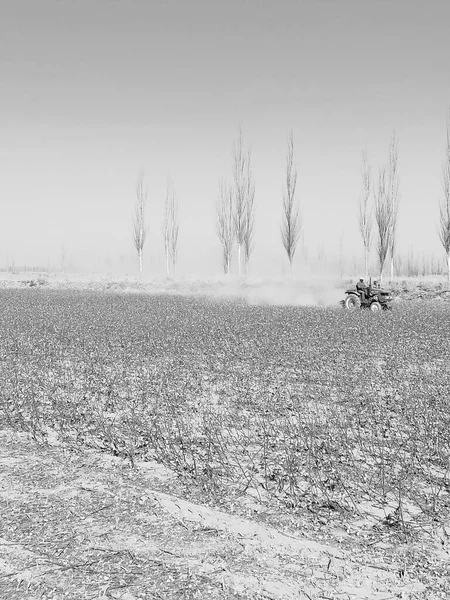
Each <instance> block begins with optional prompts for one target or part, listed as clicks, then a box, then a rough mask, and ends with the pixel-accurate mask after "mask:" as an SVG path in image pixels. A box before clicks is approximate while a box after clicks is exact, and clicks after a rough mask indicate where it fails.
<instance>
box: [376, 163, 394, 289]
mask: <svg viewBox="0 0 450 600" xmlns="http://www.w3.org/2000/svg"><path fill="white" fill-rule="evenodd" d="M375 221H376V223H377V228H378V245H377V254H378V260H379V264H380V282H381V281H382V280H383V267H384V263H385V260H386V256H387V253H388V248H389V232H390V212H389V198H388V196H387V193H386V170H385V169H384V168H383V169H381V170H380V174H379V176H378V189H377V193H376V196H375Z"/></svg>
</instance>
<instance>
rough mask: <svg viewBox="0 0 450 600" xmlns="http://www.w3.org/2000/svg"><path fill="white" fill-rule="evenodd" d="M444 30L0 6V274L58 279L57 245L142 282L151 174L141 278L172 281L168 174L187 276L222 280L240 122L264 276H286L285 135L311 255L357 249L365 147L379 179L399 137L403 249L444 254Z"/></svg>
mask: <svg viewBox="0 0 450 600" xmlns="http://www.w3.org/2000/svg"><path fill="white" fill-rule="evenodd" d="M449 22H450V3H448V2H447V1H445V0H442V1H438V0H428V1H427V2H425V1H423V0H420V1H418V0H334V1H331V0H304V1H301V0H297V1H295V0H272V1H269V0H227V1H218V0H167V1H163V0H39V1H36V0H3V1H2V2H1V3H0V81H1V94H0V135H1V137H0V211H1V212H0V214H1V219H0V264H1V265H4V264H6V261H7V260H9V262H11V261H12V259H14V261H15V263H16V264H28V265H32V264H41V265H46V264H47V263H48V262H50V264H54V265H56V266H57V265H59V263H60V255H61V246H62V244H64V247H65V251H66V253H67V256H68V258H69V260H70V261H71V262H72V263H74V264H75V265H76V266H78V267H83V268H86V267H90V268H98V269H103V268H104V267H105V264H106V262H105V261H106V260H109V261H110V263H109V264H110V265H113V266H114V267H115V268H119V266H121V268H123V269H124V270H126V271H130V264H133V265H134V263H135V262H136V264H137V261H135V259H134V258H135V257H134V249H133V245H132V237H131V219H132V212H133V203H134V184H135V179H136V176H137V173H138V171H139V169H140V167H141V166H142V167H143V169H144V171H145V174H146V181H147V183H148V187H149V202H148V222H149V228H150V231H149V239H148V242H147V245H146V249H145V269H146V273H147V274H158V273H162V271H163V241H162V234H161V227H162V225H161V222H162V212H163V204H164V195H165V184H166V179H167V177H168V176H169V175H170V176H171V177H172V179H173V181H174V185H175V189H176V193H177V197H178V200H179V205H180V239H179V256H180V260H179V262H180V265H179V268H180V272H182V273H186V274H187V273H191V274H214V273H219V272H220V268H221V255H220V246H219V244H218V241H217V238H216V234H215V220H214V218H215V217H214V207H215V202H216V199H217V189H218V180H219V178H221V177H229V176H230V175H231V149H232V145H233V142H234V140H235V139H236V137H237V134H238V128H239V125H242V128H243V134H244V141H245V143H246V144H247V145H248V146H250V147H251V148H252V153H253V174H254V179H255V185H256V196H255V204H256V221H255V244H254V253H253V256H252V259H251V270H252V271H253V272H254V273H258V274H265V273H266V272H267V273H269V272H275V271H277V270H278V271H280V269H281V266H282V264H283V258H284V257H283V251H282V247H281V243H280V235H279V223H280V218H281V197H282V196H281V194H282V185H283V177H284V168H285V153H286V137H287V134H288V131H289V130H290V129H292V130H293V132H294V136H295V144H296V146H295V152H296V154H295V161H296V164H297V167H298V172H299V179H298V186H297V194H298V198H299V199H300V204H301V213H302V217H303V223H304V237H305V246H306V248H307V250H308V254H309V255H310V256H311V257H313V256H315V255H316V254H317V252H318V248H320V247H321V246H322V244H323V247H324V249H325V252H326V253H327V254H329V255H333V254H334V255H336V253H337V252H338V251H339V247H340V244H341V240H342V239H343V240H344V242H343V248H344V251H345V252H346V254H347V256H348V257H351V256H352V255H354V254H357V253H358V252H359V250H360V247H361V243H360V238H359V234H358V229H357V221H356V214H357V209H356V207H357V200H358V195H359V193H360V188H361V184H360V158H361V151H362V149H363V148H364V147H367V151H368V155H369V159H370V161H371V163H372V165H373V169H374V171H375V174H376V171H377V169H378V168H379V166H380V165H381V164H382V163H383V162H384V161H386V159H387V153H388V146H389V141H390V138H391V136H392V133H393V131H394V129H395V131H396V134H397V137H398V140H399V174H400V194H401V209H400V215H399V227H398V238H399V239H398V243H399V249H400V250H401V251H403V252H407V251H408V250H409V249H410V248H412V249H414V251H415V252H416V253H417V254H420V253H435V254H436V255H438V254H439V253H440V252H441V248H440V246H439V241H438V238H437V233H436V223H437V206H438V201H439V198H440V196H441V194H442V187H441V166H442V161H443V158H444V143H445V119H446V113H447V111H448V107H449V105H450V71H449V62H448V57H449V56H450V36H449V35H448V31H449V30H448V26H449V25H448V24H449ZM299 258H300V257H299ZM299 262H300V260H299ZM374 262H375V261H374Z"/></svg>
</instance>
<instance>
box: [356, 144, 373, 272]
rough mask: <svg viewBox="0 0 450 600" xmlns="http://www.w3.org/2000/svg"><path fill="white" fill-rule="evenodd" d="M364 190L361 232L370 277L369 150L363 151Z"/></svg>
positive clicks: (362, 173)
mask: <svg viewBox="0 0 450 600" xmlns="http://www.w3.org/2000/svg"><path fill="white" fill-rule="evenodd" d="M361 178H362V192H361V195H360V197H359V221H358V223H359V231H360V233H361V237H362V241H363V246H364V269H365V275H366V278H368V277H369V256H370V249H371V246H372V212H371V210H370V208H369V199H370V194H371V189H372V172H371V168H370V164H369V161H368V160H367V152H366V150H363V153H362V168H361Z"/></svg>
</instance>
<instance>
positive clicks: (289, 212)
mask: <svg viewBox="0 0 450 600" xmlns="http://www.w3.org/2000/svg"><path fill="white" fill-rule="evenodd" d="M296 186H297V168H296V166H295V165H294V134H293V133H292V131H291V132H290V133H289V136H288V150H287V156H286V180H285V187H284V189H283V216H282V222H281V241H282V243H283V247H284V249H285V250H286V254H287V257H288V260H289V266H290V268H291V270H292V263H293V261H294V256H295V251H296V249H297V243H298V240H299V238H300V232H301V222H300V214H299V206H298V202H296V201H295V188H296Z"/></svg>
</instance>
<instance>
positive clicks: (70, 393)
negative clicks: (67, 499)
mask: <svg viewBox="0 0 450 600" xmlns="http://www.w3.org/2000/svg"><path fill="white" fill-rule="evenodd" d="M1 297H2V305H3V307H4V310H3V313H2V315H1V316H0V325H1V327H2V331H3V335H2V338H1V342H0V344H1V355H2V357H3V360H2V362H1V370H2V379H3V381H4V382H5V385H4V387H3V388H2V391H1V397H0V398H1V400H0V402H1V413H0V419H1V420H2V424H3V425H4V426H8V427H9V428H13V429H14V428H15V429H17V430H22V431H27V432H29V433H31V434H32V435H33V437H34V438H35V439H36V440H38V441H42V440H45V439H48V438H49V436H50V437H52V438H53V439H54V438H56V439H58V440H59V441H60V442H62V443H63V444H65V445H66V446H70V447H71V448H80V447H91V448H96V449H99V450H102V451H106V452H109V453H112V454H115V455H117V456H119V457H123V458H124V459H126V460H127V461H128V462H129V463H130V464H131V465H134V464H136V463H137V462H139V461H142V460H152V459H156V460H158V461H160V462H162V463H164V464H165V465H167V466H168V467H170V468H171V469H173V470H174V471H175V472H177V473H178V474H179V475H180V477H182V478H183V480H184V481H186V482H188V481H190V482H191V483H190V484H189V485H188V484H186V485H187V487H188V488H189V487H190V489H191V492H190V493H192V494H194V495H196V498H199V496H198V494H200V495H202V494H203V498H204V500H205V501H206V500H207V501H208V502H212V503H217V504H219V505H221V504H225V505H227V506H228V505H230V503H233V502H235V501H237V500H238V499H240V498H241V499H242V498H244V497H245V498H252V499H253V500H252V503H251V504H249V506H252V507H253V509H252V510H254V509H255V506H256V507H258V508H257V509H256V510H257V512H259V513H264V512H265V511H266V512H267V513H268V514H269V513H270V514H269V517H268V518H271V519H272V520H273V519H277V518H279V519H281V516H278V517H277V514H278V515H281V514H285V515H291V516H290V517H289V519H288V520H289V523H290V525H291V526H293V524H294V522H295V519H297V520H301V519H302V518H303V515H305V514H308V515H312V517H311V518H312V519H313V521H312V522H315V523H318V524H319V525H320V524H321V522H322V521H323V520H325V522H334V521H335V520H337V521H338V522H339V523H341V525H340V527H341V528H342V527H344V528H347V529H348V530H349V531H353V533H355V534H356V532H359V533H358V535H359V536H360V537H362V538H363V539H364V540H365V542H366V543H367V544H370V543H374V544H375V543H377V542H376V540H378V539H379V538H380V537H381V538H383V539H384V538H385V537H386V539H388V540H389V543H391V542H392V544H394V542H393V540H398V541H401V542H407V543H408V544H411V543H419V542H420V543H425V542H424V540H425V541H426V543H427V544H429V543H430V540H432V541H433V543H434V541H436V542H438V543H441V541H442V544H441V545H442V547H443V549H444V551H446V549H448V546H447V540H446V538H445V532H446V531H447V529H446V527H448V519H449V509H450V502H449V490H450V483H449V472H448V464H449V449H450V441H449V436H450V434H449V431H450V427H449V425H450V423H449V420H450V416H449V415H450V410H449V397H448V389H449V387H450V386H449V384H450V373H449V364H450V356H449V348H448V342H447V337H446V336H445V335H444V332H445V331H450V311H449V307H448V306H447V305H446V304H442V303H441V304H439V303H435V304H431V303H411V304H407V303H403V304H401V305H398V306H396V307H395V308H394V310H393V311H392V312H391V313H388V314H381V315H372V314H371V313H370V312H361V313H357V314H354V313H351V314H349V313H347V312H345V311H342V310H340V309H339V308H336V309H334V308H323V307H322V308H319V307H292V306H272V305H267V306H248V305H247V304H246V303H245V302H243V301H238V300H228V301H212V300H211V299H209V300H206V299H202V298H201V297H195V298H191V297H174V296H145V295H130V294H127V295H121V294H105V293H92V292H75V291H55V290H51V291H49V290H43V289H42V290H33V292H31V291H30V290H3V291H2V292H1ZM195 490H197V491H195ZM200 497H201V496H200ZM261 518H262V517H261ZM285 518H288V517H285ZM355 524H356V525H355ZM321 535H331V534H330V533H327V532H326V531H325V532H322V533H321ZM352 539H353V541H354V538H352ZM352 539H350V541H349V540H347V543H349V544H351V543H352ZM393 547H394V546H393ZM429 547H431V546H429ZM408 560H409V561H411V564H413V562H414V561H416V562H417V561H418V560H419V558H418V555H417V553H416V554H414V555H413V556H412V557H411V556H409V557H408ZM408 568H409V567H408ZM425 571H426V569H425Z"/></svg>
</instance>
